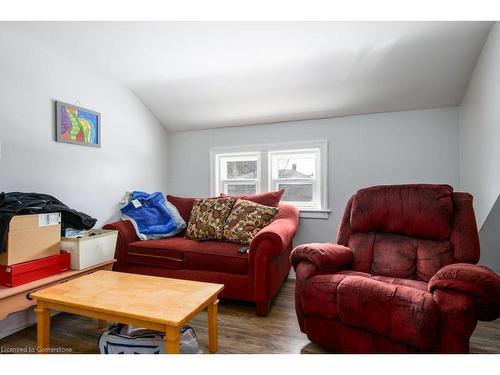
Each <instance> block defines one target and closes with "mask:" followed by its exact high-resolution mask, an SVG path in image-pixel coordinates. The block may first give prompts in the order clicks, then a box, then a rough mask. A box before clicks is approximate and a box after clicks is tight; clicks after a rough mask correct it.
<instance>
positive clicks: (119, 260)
mask: <svg viewBox="0 0 500 375" xmlns="http://www.w3.org/2000/svg"><path fill="white" fill-rule="evenodd" d="M103 228H104V229H111V230H117V231H118V239H117V241H116V250H115V258H116V263H115V269H116V270H117V271H120V269H121V267H122V266H123V264H124V262H125V254H126V250H127V246H128V244H129V243H131V242H134V241H139V237H137V234H136V233H135V229H134V226H133V225H132V222H131V221H130V220H122V221H116V222H114V223H110V224H106V225H104V227H103Z"/></svg>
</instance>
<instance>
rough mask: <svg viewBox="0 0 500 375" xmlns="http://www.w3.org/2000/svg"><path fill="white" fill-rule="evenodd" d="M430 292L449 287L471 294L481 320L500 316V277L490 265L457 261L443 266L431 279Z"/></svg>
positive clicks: (449, 288)
mask: <svg viewBox="0 0 500 375" xmlns="http://www.w3.org/2000/svg"><path fill="white" fill-rule="evenodd" d="M428 288H429V292H431V293H432V292H434V291H435V290H437V289H448V290H453V291H457V292H461V293H464V294H467V295H469V296H471V297H472V298H473V299H474V300H475V302H476V308H477V316H478V319H479V320H486V321H490V320H495V319H497V318H498V317H499V316H500V277H499V276H498V275H497V274H496V273H495V272H493V271H492V270H490V269H489V268H488V267H484V266H479V265H474V264H469V263H455V264H450V265H448V266H445V267H443V268H441V269H440V270H439V271H438V272H437V273H436V274H435V275H434V276H433V277H432V278H431V279H430V280H429V286H428Z"/></svg>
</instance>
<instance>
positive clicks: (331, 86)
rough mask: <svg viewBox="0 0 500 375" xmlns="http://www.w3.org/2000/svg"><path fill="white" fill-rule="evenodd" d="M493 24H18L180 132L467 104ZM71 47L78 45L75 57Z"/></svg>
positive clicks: (20, 29)
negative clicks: (124, 89) (119, 86)
mask: <svg viewBox="0 0 500 375" xmlns="http://www.w3.org/2000/svg"><path fill="white" fill-rule="evenodd" d="M491 26H492V23H490V22H246V23H245V22H243V23H237V22H78V23H76V24H75V23H69V22H66V23H65V22H19V23H9V24H8V25H6V24H5V23H4V24H3V25H2V28H3V29H4V30H10V31H12V32H16V33H18V34H24V35H25V36H26V37H29V38H32V39H33V40H34V41H35V42H36V43H38V44H40V45H42V46H44V47H45V48H46V49H48V50H50V51H52V52H53V53H55V54H57V55H60V56H61V57H62V58H70V59H71V58H72V57H71V56H74V58H75V59H77V60H78V63H84V64H86V65H88V66H89V67H90V68H91V69H93V70H96V71H98V72H100V73H101V74H104V75H107V76H109V77H110V78H111V79H113V80H115V81H116V82H118V83H120V84H123V85H125V86H126V87H128V88H129V89H130V90H131V91H132V92H133V93H135V95H137V97H139V99H140V100H141V101H142V102H143V103H144V104H145V105H146V106H147V107H148V108H149V109H150V110H151V111H152V112H153V114H154V115H155V116H156V117H157V118H158V119H159V120H160V122H161V123H162V124H163V125H164V126H165V128H166V129H167V130H169V131H183V130H192V129H204V128H215V127H225V126H239V125H249V124H258V123H268V122H279V121H289V120H298V119H312V118H324V117H337V116H346V115H355V114H363V113H373V112H387V111H401V110H408V109H422V108H433V107H444V106H455V105H459V104H460V102H461V100H462V97H463V96H464V93H465V89H466V87H467V83H468V80H469V78H470V75H471V73H472V70H473V68H474V65H475V62H476V59H477V58H478V56H479V53H480V51H481V48H482V46H483V43H484V41H485V40H486V37H487V34H488V32H489V30H490V28H491ZM68 45H72V46H74V47H75V49H74V50H75V51H77V52H78V53H72V55H71V56H68V53H67V51H68V48H67V46H68Z"/></svg>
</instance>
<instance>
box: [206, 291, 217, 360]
mask: <svg viewBox="0 0 500 375" xmlns="http://www.w3.org/2000/svg"><path fill="white" fill-rule="evenodd" d="M218 303H219V300H217V299H216V300H214V301H213V302H212V303H210V305H208V308H207V310H208V351H209V352H210V353H215V352H216V351H217V304H218Z"/></svg>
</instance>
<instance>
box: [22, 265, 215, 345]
mask: <svg viewBox="0 0 500 375" xmlns="http://www.w3.org/2000/svg"><path fill="white" fill-rule="evenodd" d="M223 288H224V285H222V284H212V283H203V282H198V281H189V280H179V279H169V278H164V277H155V276H144V275H136V274H129V273H122V272H111V271H97V272H95V273H93V274H91V275H87V276H83V277H80V278H78V279H74V280H71V281H68V282H66V283H63V284H59V285H56V286H53V287H49V288H47V289H44V290H41V291H37V292H35V293H32V294H31V297H32V298H34V299H36V300H37V307H36V309H35V312H36V313H37V322H38V327H37V342H38V344H37V346H38V351H39V352H42V353H43V352H47V350H48V348H49V334H50V310H55V311H63V312H68V313H71V314H76V315H82V316H87V317H90V318H96V319H98V321H99V322H100V323H101V326H102V324H103V323H105V322H106V321H110V322H115V323H124V324H129V325H133V326H136V327H144V328H148V329H152V330H155V331H160V332H165V345H166V352H167V353H179V339H180V329H181V327H182V326H183V325H184V324H186V323H187V322H188V321H189V320H191V319H192V318H193V317H194V316H195V315H196V314H198V313H199V312H200V311H202V310H204V309H205V308H207V309H208V341H209V344H208V349H209V351H210V352H211V353H215V352H216V351H217V303H218V302H219V301H218V299H217V295H218V294H219V293H220V292H221V291H222V289H223Z"/></svg>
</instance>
